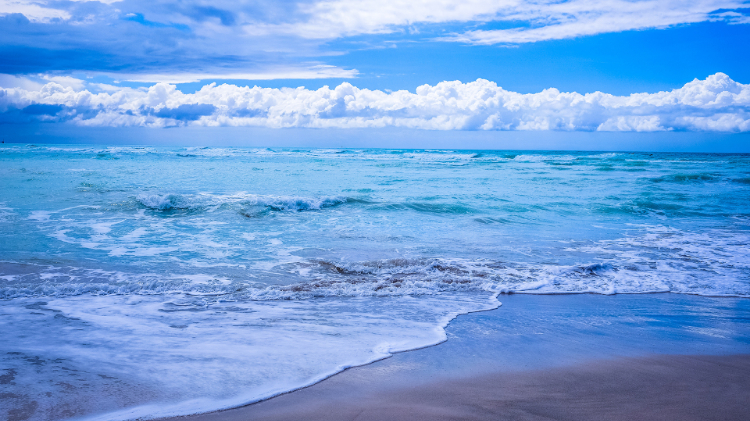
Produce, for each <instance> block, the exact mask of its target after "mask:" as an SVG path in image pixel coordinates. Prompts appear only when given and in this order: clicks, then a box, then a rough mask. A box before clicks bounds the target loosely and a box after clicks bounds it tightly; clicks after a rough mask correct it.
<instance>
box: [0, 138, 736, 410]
mask: <svg viewBox="0 0 750 421" xmlns="http://www.w3.org/2000/svg"><path fill="white" fill-rule="evenodd" d="M0 175H1V176H2V184H0V334H1V338H2V339H1V340H0V384H2V387H3V394H2V395H1V396H0V413H4V414H7V416H8V418H9V419H14V420H23V419H30V420H52V419H67V418H82V419H102V420H105V419H106V420H126V419H133V418H151V417H159V416H167V415H179V414H189V413H196V412H205V411H211V410H217V409H222V408H228V407H232V406H238V405H242V404H246V403H250V402H254V401H257V400H260V399H264V398H267V397H270V396H274V395H276V394H279V393H283V392H285V391H289V390H293V389H296V388H299V387H303V386H306V385H309V384H312V383H314V382H316V381H319V380H320V379H323V378H325V377H327V376H330V375H331V374H334V373H336V372H339V371H341V370H343V369H345V368H346V367H350V366H353V365H360V364H365V363H368V362H371V361H374V360H377V359H381V358H384V357H387V356H388V355H391V354H392V353H393V352H397V351H403V350H409V349H415V348H419V347H424V346H428V345H432V344H435V343H439V342H441V341H443V340H445V338H446V336H445V333H444V330H443V328H444V327H445V326H446V325H447V323H448V322H449V321H450V320H451V319H452V318H454V317H456V315H458V314H462V313H467V312H472V311H481V310H487V309H492V308H496V307H497V306H499V305H500V303H499V302H498V295H499V294H503V293H531V294H562V293H595V294H605V295H610V294H621V293H633V294H637V293H653V292H672V293H682V294H697V295H708V296H732V297H750V247H749V246H750V156H749V155H712V154H668V153H661V154H651V153H594V152H529V151H524V152H513V151H463V150H456V151H449V150H376V149H373V150H352V149H341V150H310V149H304V150H300V149H276V148H273V149H251V148H197V147H196V148H162V147H106V146H59V145H56V146H51V145H3V146H2V147H0ZM501 297H502V296H501V295H500V299H501Z"/></svg>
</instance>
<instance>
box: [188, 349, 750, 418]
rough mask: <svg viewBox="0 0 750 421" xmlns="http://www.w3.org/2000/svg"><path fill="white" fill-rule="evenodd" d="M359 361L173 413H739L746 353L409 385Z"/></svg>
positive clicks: (749, 407) (746, 408) (747, 393)
mask: <svg viewBox="0 0 750 421" xmlns="http://www.w3.org/2000/svg"><path fill="white" fill-rule="evenodd" d="M367 371H368V367H367V366H365V367H359V368H355V369H352V370H348V371H346V372H344V373H342V374H340V375H338V376H334V377H332V378H330V379H328V380H326V381H324V382H321V383H319V384H317V385H315V386H312V387H309V388H306V389H302V390H299V391H296V392H293V393H289V394H286V395H282V396H279V397H276V398H274V399H270V400H268V401H264V402H260V403H257V404H254V405H249V406H246V407H243V408H237V409H233V410H228V411H222V412H216V413H211V414H203V415H197V416H191V417H182V418H179V419H182V420H190V421H218V420H222V421H239V420H269V421H270V420H328V421H337V420H600V421H601V420H683V421H686V420H746V419H748V416H749V414H750V355H733V356H675V355H660V356H653V357H645V358H622V359H616V360H605V361H596V362H590V363H587V364H583V365H575V366H570V367H562V368H553V369H544V370H530V371H522V372H511V373H508V372H503V373H494V374H487V375H483V376H475V377H469V378H465V379H451V380H442V381H436V382H432V383H427V384H422V385H419V386H416V387H401V386H400V385H398V384H382V383H381V382H368V381H367V380H366V378H367Z"/></svg>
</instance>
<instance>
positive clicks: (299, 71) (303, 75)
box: [110, 65, 359, 83]
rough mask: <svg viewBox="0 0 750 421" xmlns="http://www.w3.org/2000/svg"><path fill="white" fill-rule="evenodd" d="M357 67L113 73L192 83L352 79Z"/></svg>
mask: <svg viewBox="0 0 750 421" xmlns="http://www.w3.org/2000/svg"><path fill="white" fill-rule="evenodd" d="M358 74H359V72H358V71H357V70H356V69H353V70H346V69H342V68H340V67H336V66H329V65H316V66H310V67H299V68H294V67H286V68H279V69H273V70H265V71H260V72H254V73H244V72H243V73H175V74H133V75H126V74H119V73H118V74H112V75H110V76H112V77H117V78H119V79H121V80H124V81H127V82H146V83H148V82H151V83H154V82H165V83H190V82H199V81H201V80H228V79H234V80H278V79H350V78H354V77H357V75H358Z"/></svg>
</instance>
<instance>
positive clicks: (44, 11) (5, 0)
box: [0, 0, 122, 23]
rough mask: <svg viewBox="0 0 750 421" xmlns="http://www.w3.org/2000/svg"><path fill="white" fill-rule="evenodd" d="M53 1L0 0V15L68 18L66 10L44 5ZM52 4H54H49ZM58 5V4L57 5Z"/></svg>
mask: <svg viewBox="0 0 750 421" xmlns="http://www.w3.org/2000/svg"><path fill="white" fill-rule="evenodd" d="M71 1H73V2H80V3H85V2H89V1H92V2H93V1H96V2H99V3H103V4H112V3H117V2H120V1H122V0H71ZM48 3H55V2H53V1H44V0H0V16H2V15H9V14H11V13H20V14H22V15H24V16H26V19H28V20H30V21H31V22H35V23H50V22H52V21H55V20H68V19H70V18H71V14H70V13H69V12H68V11H67V10H63V9H58V8H55V7H45V6H47V4H48ZM50 6H54V5H50ZM58 7H60V6H58Z"/></svg>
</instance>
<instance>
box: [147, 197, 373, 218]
mask: <svg viewBox="0 0 750 421" xmlns="http://www.w3.org/2000/svg"><path fill="white" fill-rule="evenodd" d="M136 201H137V202H138V203H139V204H140V205H141V206H143V207H146V208H148V209H151V210H154V211H160V212H170V211H179V210H187V211H197V210H207V209H210V208H217V207H221V206H224V205H235V206H237V207H238V212H239V213H240V214H242V215H244V216H248V217H250V216H257V215H259V214H262V213H264V212H268V211H277V212H302V211H310V210H321V209H325V208H331V207H335V206H339V205H342V204H345V203H366V201H365V200H363V199H358V198H354V197H342V196H323V197H302V196H263V195H254V194H246V193H237V194H232V195H209V194H202V195H183V194H175V193H167V194H139V195H138V196H137V197H136Z"/></svg>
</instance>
